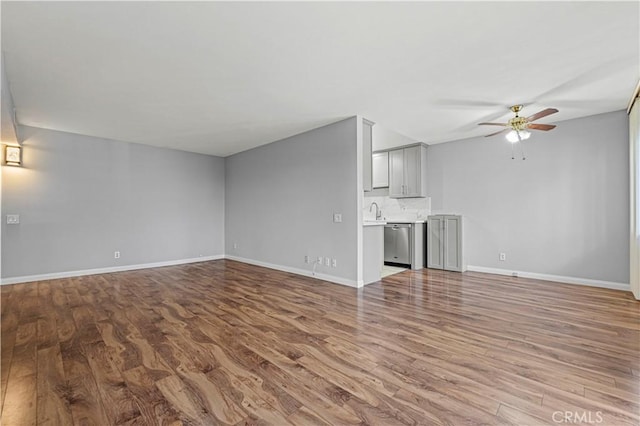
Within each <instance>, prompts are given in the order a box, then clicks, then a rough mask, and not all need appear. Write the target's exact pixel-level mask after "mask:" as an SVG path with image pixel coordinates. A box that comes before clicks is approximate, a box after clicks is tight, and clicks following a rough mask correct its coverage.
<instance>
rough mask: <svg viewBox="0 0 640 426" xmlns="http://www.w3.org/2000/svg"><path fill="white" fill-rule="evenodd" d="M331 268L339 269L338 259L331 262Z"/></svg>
mask: <svg viewBox="0 0 640 426" xmlns="http://www.w3.org/2000/svg"><path fill="white" fill-rule="evenodd" d="M331 266H332V267H334V268H337V267H338V261H337V260H336V259H332V260H331Z"/></svg>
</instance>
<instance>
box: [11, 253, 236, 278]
mask: <svg viewBox="0 0 640 426" xmlns="http://www.w3.org/2000/svg"><path fill="white" fill-rule="evenodd" d="M219 259H224V255H223V254H217V255H214V256H202V257H194V258H192V259H180V260H168V261H165V262H154V263H142V264H139V265H123V266H109V267H107V268H95V269H83V270H80V271H65V272H54V273H51V274H41V275H25V276H22V277H10V278H3V279H2V280H1V281H0V284H1V285H4V284H18V283H28V282H32V281H44V280H55V279H58V278H71V277H81V276H83V275H96V274H108V273H111V272H123V271H134V270H136V269H149V268H160V267H163V266H173V265H183V264H186V263H197V262H206V261H209V260H219Z"/></svg>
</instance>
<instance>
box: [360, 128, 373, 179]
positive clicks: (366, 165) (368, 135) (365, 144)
mask: <svg viewBox="0 0 640 426" xmlns="http://www.w3.org/2000/svg"><path fill="white" fill-rule="evenodd" d="M374 124H375V123H373V122H372V121H369V120H365V119H364V118H363V119H362V161H363V164H362V186H363V188H364V190H365V191H371V189H372V173H373V172H372V161H373V159H372V151H373V125H374Z"/></svg>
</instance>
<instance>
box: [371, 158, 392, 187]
mask: <svg viewBox="0 0 640 426" xmlns="http://www.w3.org/2000/svg"><path fill="white" fill-rule="evenodd" d="M372 166H373V188H374V189H375V188H387V187H388V186H389V153H388V152H376V153H375V154H373V164H372Z"/></svg>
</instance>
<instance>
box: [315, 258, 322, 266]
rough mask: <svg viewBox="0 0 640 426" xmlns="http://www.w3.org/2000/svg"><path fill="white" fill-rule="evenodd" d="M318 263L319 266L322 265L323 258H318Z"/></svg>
mask: <svg viewBox="0 0 640 426" xmlns="http://www.w3.org/2000/svg"><path fill="white" fill-rule="evenodd" d="M316 263H317V264H318V265H322V256H318V258H317V259H316Z"/></svg>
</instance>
